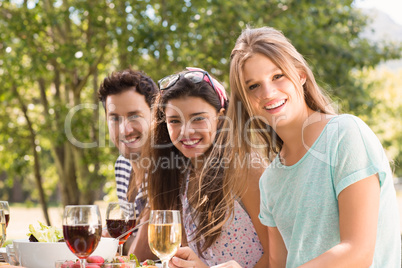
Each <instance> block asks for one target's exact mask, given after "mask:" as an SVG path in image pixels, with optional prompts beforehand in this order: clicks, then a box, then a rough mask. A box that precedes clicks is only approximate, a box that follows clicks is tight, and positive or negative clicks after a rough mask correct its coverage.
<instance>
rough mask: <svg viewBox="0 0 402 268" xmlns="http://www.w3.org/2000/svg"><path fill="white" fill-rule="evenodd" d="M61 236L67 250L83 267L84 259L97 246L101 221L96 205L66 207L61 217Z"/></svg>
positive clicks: (100, 232) (82, 267)
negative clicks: (62, 235)
mask: <svg viewBox="0 0 402 268" xmlns="http://www.w3.org/2000/svg"><path fill="white" fill-rule="evenodd" d="M63 234H64V240H65V241H66V244H67V246H68V248H69V249H70V250H71V251H72V252H73V253H74V254H75V255H76V256H77V257H78V259H79V260H80V267H81V268H84V267H85V262H86V259H87V258H88V257H89V255H91V254H92V252H94V250H95V249H96V247H97V246H98V243H99V240H100V238H101V234H102V221H101V215H100V211H99V207H98V206H97V205H82V206H79V205H78V206H66V207H65V209H64V216H63Z"/></svg>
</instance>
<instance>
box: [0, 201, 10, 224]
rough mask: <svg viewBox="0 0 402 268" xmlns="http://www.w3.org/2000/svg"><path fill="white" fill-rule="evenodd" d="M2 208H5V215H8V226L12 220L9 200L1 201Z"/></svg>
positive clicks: (0, 206) (0, 207)
mask: <svg viewBox="0 0 402 268" xmlns="http://www.w3.org/2000/svg"><path fill="white" fill-rule="evenodd" d="M0 209H2V210H4V215H5V216H6V228H7V226H8V222H9V221H10V206H9V205H8V202H7V201H0Z"/></svg>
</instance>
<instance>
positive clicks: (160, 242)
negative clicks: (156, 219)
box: [148, 223, 181, 260]
mask: <svg viewBox="0 0 402 268" xmlns="http://www.w3.org/2000/svg"><path fill="white" fill-rule="evenodd" d="M148 240H149V241H148V242H149V247H150V248H151V250H152V252H153V253H154V254H155V255H156V256H158V257H159V259H161V260H169V259H170V258H172V257H173V256H174V254H175V253H176V251H177V249H178V248H179V247H180V244H181V224H180V223H168V224H149V226H148Z"/></svg>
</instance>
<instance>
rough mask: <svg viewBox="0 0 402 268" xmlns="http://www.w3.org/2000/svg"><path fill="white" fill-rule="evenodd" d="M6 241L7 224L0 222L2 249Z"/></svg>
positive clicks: (0, 243) (0, 244)
mask: <svg viewBox="0 0 402 268" xmlns="http://www.w3.org/2000/svg"><path fill="white" fill-rule="evenodd" d="M4 241H6V223H5V222H0V247H1V246H2V245H3V243H4Z"/></svg>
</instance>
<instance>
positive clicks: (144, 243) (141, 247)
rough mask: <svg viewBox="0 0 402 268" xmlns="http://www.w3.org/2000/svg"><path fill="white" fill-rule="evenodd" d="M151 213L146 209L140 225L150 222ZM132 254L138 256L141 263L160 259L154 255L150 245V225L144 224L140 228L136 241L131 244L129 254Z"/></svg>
mask: <svg viewBox="0 0 402 268" xmlns="http://www.w3.org/2000/svg"><path fill="white" fill-rule="evenodd" d="M149 213H150V210H149V208H145V209H144V212H143V216H142V217H141V219H140V222H138V224H140V223H142V222H144V221H146V220H148V219H149ZM130 253H134V254H135V256H137V258H138V259H139V260H140V261H144V260H146V259H151V260H155V259H157V258H158V257H156V256H155V255H154V254H153V253H152V251H151V249H150V248H149V245H148V224H144V225H143V226H141V227H139V228H138V231H137V234H136V236H135V238H134V241H133V243H132V244H131V246H130V249H129V251H128V254H130Z"/></svg>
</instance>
